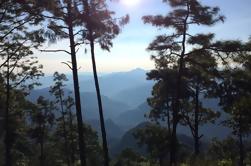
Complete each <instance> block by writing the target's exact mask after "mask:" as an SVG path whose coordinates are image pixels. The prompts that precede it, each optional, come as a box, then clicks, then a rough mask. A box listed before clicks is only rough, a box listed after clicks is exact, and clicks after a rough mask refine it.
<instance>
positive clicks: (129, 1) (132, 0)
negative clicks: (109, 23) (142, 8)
mask: <svg viewBox="0 0 251 166" xmlns="http://www.w3.org/2000/svg"><path fill="white" fill-rule="evenodd" d="M140 1H141V0H122V3H123V4H124V5H126V6H136V5H138V4H139V3H140Z"/></svg>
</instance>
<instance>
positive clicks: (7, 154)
mask: <svg viewBox="0 0 251 166" xmlns="http://www.w3.org/2000/svg"><path fill="white" fill-rule="evenodd" d="M7 58H8V61H7V75H6V80H7V82H6V106H5V166H11V165H12V162H11V161H12V159H11V142H10V140H11V138H10V128H9V112H10V110H9V109H10V66H9V56H8V57H7Z"/></svg>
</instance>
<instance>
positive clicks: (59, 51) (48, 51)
mask: <svg viewBox="0 0 251 166" xmlns="http://www.w3.org/2000/svg"><path fill="white" fill-rule="evenodd" d="M40 51H41V52H64V53H67V54H69V55H71V53H70V52H69V51H66V50H40Z"/></svg>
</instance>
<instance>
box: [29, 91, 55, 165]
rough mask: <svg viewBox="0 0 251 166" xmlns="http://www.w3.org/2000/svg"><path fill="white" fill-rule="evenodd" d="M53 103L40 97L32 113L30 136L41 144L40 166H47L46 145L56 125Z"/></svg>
mask: <svg viewBox="0 0 251 166" xmlns="http://www.w3.org/2000/svg"><path fill="white" fill-rule="evenodd" d="M53 109H54V106H53V103H52V102H51V101H49V100H46V99H45V98H44V97H42V96H40V97H39V98H38V99H37V102H36V104H35V105H34V107H33V109H32V111H31V120H32V128H31V130H30V136H31V138H32V139H34V140H35V141H36V143H38V144H39V147H40V156H39V165H40V166H45V165H47V164H46V152H45V144H46V142H47V141H48V136H49V130H50V129H51V128H52V126H53V124H54V117H55V115H54V113H53Z"/></svg>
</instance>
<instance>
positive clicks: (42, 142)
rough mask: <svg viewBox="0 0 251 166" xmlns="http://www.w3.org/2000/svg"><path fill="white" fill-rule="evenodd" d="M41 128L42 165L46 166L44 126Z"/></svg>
mask: <svg viewBox="0 0 251 166" xmlns="http://www.w3.org/2000/svg"><path fill="white" fill-rule="evenodd" d="M40 128H41V140H40V166H44V159H45V158H44V127H43V126H40Z"/></svg>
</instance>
